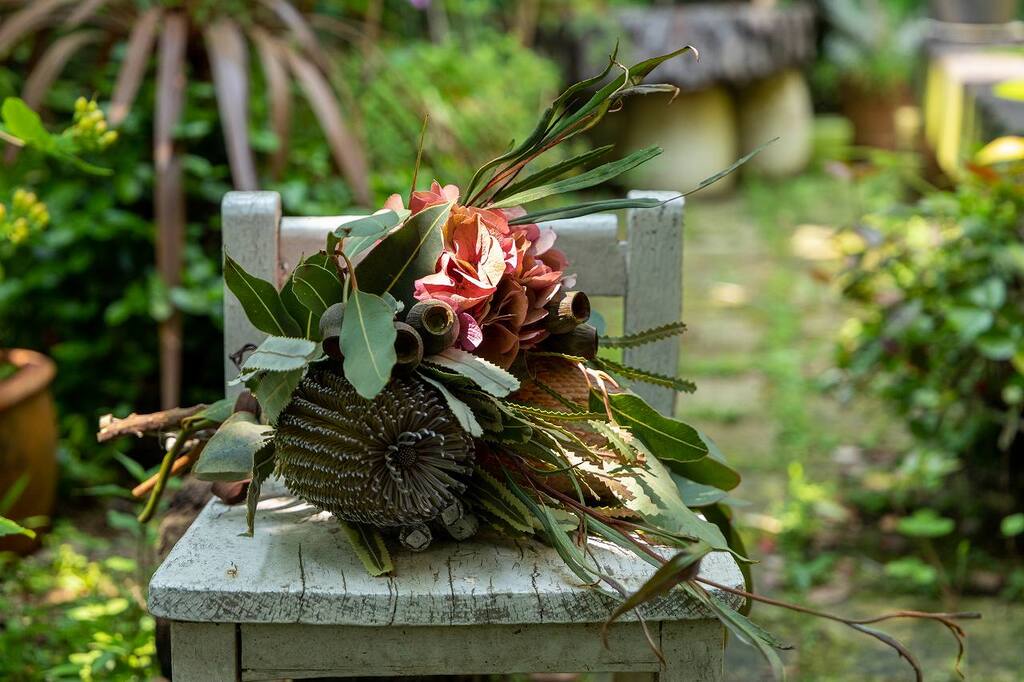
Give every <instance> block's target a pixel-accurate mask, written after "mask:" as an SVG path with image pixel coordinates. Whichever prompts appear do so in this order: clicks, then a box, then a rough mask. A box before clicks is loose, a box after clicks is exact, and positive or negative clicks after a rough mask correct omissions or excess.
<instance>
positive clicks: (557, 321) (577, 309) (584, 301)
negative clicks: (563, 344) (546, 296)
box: [544, 291, 590, 334]
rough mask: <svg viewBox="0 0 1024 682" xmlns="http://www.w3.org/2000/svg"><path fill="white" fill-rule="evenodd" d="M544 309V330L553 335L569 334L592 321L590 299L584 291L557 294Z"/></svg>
mask: <svg viewBox="0 0 1024 682" xmlns="http://www.w3.org/2000/svg"><path fill="white" fill-rule="evenodd" d="M544 307H545V308H546V309H547V311H548V316H547V318H545V320H544V328H545V329H547V330H548V331H549V332H551V333H552V334H567V333H569V332H571V331H572V330H573V329H574V328H576V327H578V326H579V325H581V324H583V323H584V322H586V321H587V320H589V319H590V299H589V298H588V297H587V295H586V294H585V293H583V292H582V291H566V292H565V293H559V294H556V295H555V297H554V298H552V299H551V301H550V302H549V303H548V304H547V305H546V306H544Z"/></svg>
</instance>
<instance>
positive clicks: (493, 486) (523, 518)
mask: <svg viewBox="0 0 1024 682" xmlns="http://www.w3.org/2000/svg"><path fill="white" fill-rule="evenodd" d="M468 494H469V496H470V497H471V498H472V499H473V500H474V501H475V502H477V503H478V504H480V506H482V507H483V508H484V509H486V510H487V511H489V512H490V513H492V514H494V515H495V516H497V517H498V518H500V519H501V520H503V521H504V522H505V523H507V524H508V525H510V526H512V527H513V528H515V529H516V530H518V531H521V532H523V533H529V534H531V535H532V534H533V524H532V523H531V518H532V514H531V513H530V510H529V509H527V508H526V506H525V505H524V504H523V503H522V502H520V501H519V498H517V497H516V496H515V495H513V494H512V492H511V491H509V489H508V488H506V487H505V486H504V485H502V484H501V483H499V482H498V479H496V478H494V476H491V475H490V474H489V473H488V472H487V471H486V470H485V469H482V468H480V467H476V468H475V469H474V476H473V485H471V486H470V488H469V493H468Z"/></svg>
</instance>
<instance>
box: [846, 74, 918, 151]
mask: <svg viewBox="0 0 1024 682" xmlns="http://www.w3.org/2000/svg"><path fill="white" fill-rule="evenodd" d="M839 99H840V106H841V108H842V111H843V115H844V116H846V117H847V118H848V119H850V122H851V123H852V124H853V143H854V144H855V145H857V146H858V147H875V148H878V149H896V148H897V146H898V145H897V141H898V139H899V136H898V135H897V127H896V111H897V109H899V108H900V107H902V106H904V105H907V104H910V103H912V101H913V99H912V97H911V95H910V91H909V89H908V88H906V87H897V88H893V89H892V90H888V91H879V90H868V89H865V88H864V87H862V86H861V85H860V84H859V83H856V82H854V81H844V82H843V83H842V85H841V86H840V91H839Z"/></svg>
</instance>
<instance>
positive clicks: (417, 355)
mask: <svg viewBox="0 0 1024 682" xmlns="http://www.w3.org/2000/svg"><path fill="white" fill-rule="evenodd" d="M421 360H423V339H422V338H421V337H420V334H419V332H417V331H416V330H415V329H413V328H412V327H411V326H410V325H407V324H406V323H405V322H395V369H396V370H398V371H399V372H403V373H409V372H411V371H412V370H414V369H416V368H417V367H419V364H420V361H421Z"/></svg>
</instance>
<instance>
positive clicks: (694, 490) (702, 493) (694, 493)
mask: <svg viewBox="0 0 1024 682" xmlns="http://www.w3.org/2000/svg"><path fill="white" fill-rule="evenodd" d="M672 480H673V481H675V483H676V488H677V489H678V490H679V496H680V497H681V498H682V500H683V504H685V505H686V506H687V507H690V508H693V507H707V506H710V505H713V504H715V503H716V502H719V501H721V500H722V499H724V498H725V497H726V495H727V493H726V492H725V491H724V490H722V489H720V488H716V487H714V486H712V485H706V484H704V483H697V482H696V481H691V480H690V479H688V478H686V477H684V476H680V475H679V474H676V473H673V474H672Z"/></svg>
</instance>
